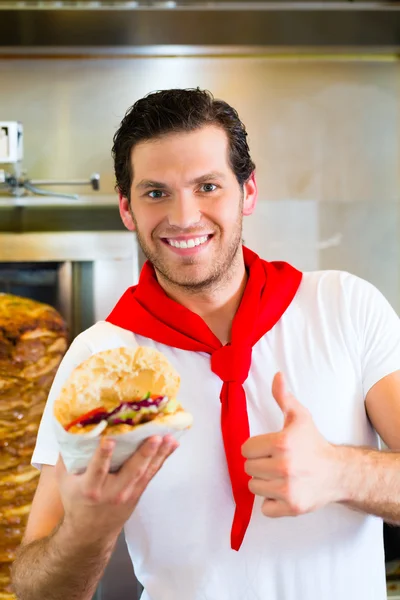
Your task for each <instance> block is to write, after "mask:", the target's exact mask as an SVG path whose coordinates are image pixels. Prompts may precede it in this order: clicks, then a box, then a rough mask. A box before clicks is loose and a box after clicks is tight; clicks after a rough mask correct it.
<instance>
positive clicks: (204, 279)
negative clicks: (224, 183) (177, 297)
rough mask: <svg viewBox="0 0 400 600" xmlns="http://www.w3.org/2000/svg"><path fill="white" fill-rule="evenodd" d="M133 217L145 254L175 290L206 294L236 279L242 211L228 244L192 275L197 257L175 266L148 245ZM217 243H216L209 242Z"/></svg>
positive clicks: (160, 276)
mask: <svg viewBox="0 0 400 600" xmlns="http://www.w3.org/2000/svg"><path fill="white" fill-rule="evenodd" d="M132 218H133V220H134V222H135V226H136V235H137V240H138V244H139V246H140V247H141V249H142V252H143V254H144V255H145V257H146V258H147V260H149V261H150V262H151V263H152V265H153V267H154V269H155V270H156V272H157V275H158V277H159V278H161V279H163V280H164V281H165V282H166V283H168V284H170V285H172V286H173V287H175V288H181V289H182V288H183V289H184V290H185V292H186V293H193V294H194V293H199V292H205V291H213V290H216V289H219V288H220V287H224V286H225V285H226V284H227V283H229V281H230V280H231V279H232V278H233V277H234V275H235V272H236V268H237V265H238V264H240V257H241V252H242V222H243V217H242V212H241V207H240V212H239V215H238V219H237V223H236V227H235V230H234V231H233V233H232V235H231V238H230V240H229V243H228V244H227V245H225V247H223V248H217V249H216V251H215V252H214V253H213V259H212V261H210V263H212V264H209V265H207V267H208V268H207V267H203V268H202V269H201V273H198V274H197V275H194V274H193V275H190V274H189V273H185V271H186V267H189V268H190V266H191V265H195V264H196V255H192V256H188V257H187V258H184V260H183V261H182V265H181V267H180V268H179V267H176V266H175V267H173V266H171V265H169V264H168V261H167V260H165V259H164V257H163V255H162V253H158V252H157V250H152V249H151V248H149V246H148V244H147V243H146V241H145V240H144V238H143V236H142V235H141V232H140V229H139V228H138V226H137V223H136V221H135V218H134V216H133V214H132ZM214 237H216V238H217V239H221V238H220V235H219V234H218V235H214ZM163 243H164V242H162V241H161V240H157V244H163ZM210 243H211V244H212V243H215V240H214V239H213V240H211V242H210Z"/></svg>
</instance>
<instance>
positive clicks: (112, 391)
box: [53, 347, 187, 433]
mask: <svg viewBox="0 0 400 600" xmlns="http://www.w3.org/2000/svg"><path fill="white" fill-rule="evenodd" d="M179 385H180V377H179V375H178V373H177V372H176V371H175V369H174V368H173V366H172V365H171V364H170V363H169V361H168V360H167V359H166V357H165V356H164V355H163V354H162V353H161V352H159V351H158V350H155V349H153V348H148V347H137V348H125V347H123V348H114V349H112V350H104V351H103V352H98V353H97V354H94V355H93V356H91V357H90V358H88V359H87V360H85V361H84V362H83V363H81V364H80V365H79V366H78V367H76V369H74V371H73V372H72V373H71V375H70V376H69V378H68V379H67V381H66V383H65V384H64V386H63V388H62V390H61V392H60V395H59V396H58V398H57V399H56V400H55V402H54V408H53V411H54V416H55V417H56V419H57V421H58V422H59V423H61V425H62V426H63V427H66V426H67V425H68V424H69V423H71V421H73V420H74V419H77V418H79V417H80V416H81V415H83V414H85V413H87V412H88V411H90V410H94V409H95V408H99V407H100V406H103V407H104V408H105V409H106V410H107V411H111V410H114V409H115V408H117V407H118V406H119V405H120V404H121V403H122V402H132V400H134V399H137V398H143V397H144V396H145V395H146V394H147V393H148V392H151V394H152V395H153V396H167V397H168V398H170V399H174V398H176V396H177V393H178V390H179ZM179 412H181V413H182V412H183V413H184V411H183V410H182V408H181V407H180V406H179V405H178V406H177V412H176V413H173V414H171V415H163V416H160V417H157V419H158V418H163V419H164V418H167V419H170V418H172V417H175V415H178V414H179ZM184 414H187V413H184ZM178 419H182V416H181V417H178ZM111 428H113V430H114V429H115V431H113V433H117V432H118V433H123V432H124V431H125V430H127V428H129V431H131V430H132V426H130V425H125V424H121V425H113V426H108V427H107V433H110V432H111ZM117 428H119V429H117ZM85 429H86V428H85ZM86 431H89V430H88V429H86ZM82 433H83V431H82Z"/></svg>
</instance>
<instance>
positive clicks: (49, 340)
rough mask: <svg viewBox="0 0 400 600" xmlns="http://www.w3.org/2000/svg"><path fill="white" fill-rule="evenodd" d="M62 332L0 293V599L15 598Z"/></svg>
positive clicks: (36, 305) (26, 303)
mask: <svg viewBox="0 0 400 600" xmlns="http://www.w3.org/2000/svg"><path fill="white" fill-rule="evenodd" d="M66 349H67V328H66V324H65V322H64V321H63V319H62V317H61V316H60V315H59V313H58V312H57V311H56V310H55V309H54V308H52V307H51V306H48V305H46V304H42V303H40V302H36V301H34V300H30V299H28V298H20V297H18V296H12V295H9V294H0V600H11V599H13V598H15V596H14V595H13V594H12V591H11V586H10V568H11V563H12V561H13V559H14V556H15V551H16V549H17V547H18V545H19V544H20V542H21V539H22V535H23V531H24V528H25V524H26V521H27V517H28V514H29V510H30V506H31V503H32V499H33V495H34V492H35V489H36V485H37V483H38V478H39V472H38V471H37V470H36V469H34V468H33V467H31V466H30V460H31V455H32V452H33V448H34V445H35V439H36V434H37V430H38V427H39V423H40V418H41V415H42V412H43V409H44V405H45V402H46V398H47V395H48V392H49V390H50V386H51V384H52V381H53V378H54V376H55V373H56V370H57V368H58V365H59V364H60V362H61V359H62V357H63V355H64V353H65V351H66Z"/></svg>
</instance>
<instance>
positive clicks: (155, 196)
mask: <svg viewBox="0 0 400 600" xmlns="http://www.w3.org/2000/svg"><path fill="white" fill-rule="evenodd" d="M163 194H164V192H162V191H161V190H152V191H151V192H149V196H150V198H153V199H154V200H158V199H159V198H162V197H163Z"/></svg>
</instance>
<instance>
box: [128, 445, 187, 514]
mask: <svg viewBox="0 0 400 600" xmlns="http://www.w3.org/2000/svg"><path fill="white" fill-rule="evenodd" d="M178 445H179V444H178V442H177V441H176V440H175V439H174V438H173V437H172V436H166V437H165V438H164V439H163V441H162V444H161V445H160V446H159V448H158V451H157V453H156V454H155V456H154V457H153V459H152V460H151V461H150V463H149V465H148V467H147V469H146V472H145V473H143V475H142V477H141V478H140V479H139V480H132V481H131V482H130V484H129V485H127V486H126V487H125V488H124V489H123V490H122V491H121V492H120V493H119V495H118V502H127V501H132V500H133V501H134V502H137V500H139V498H140V496H141V495H142V494H143V492H144V490H145V489H146V487H147V485H148V484H149V482H150V481H151V480H152V479H153V477H154V476H155V475H156V474H157V473H158V471H159V470H160V469H161V467H162V466H163V464H164V462H165V461H166V460H167V458H168V457H169V456H171V454H172V453H173V452H174V451H175V450H176V448H177V447H178Z"/></svg>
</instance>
